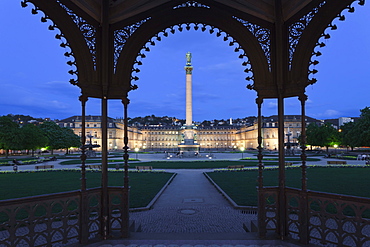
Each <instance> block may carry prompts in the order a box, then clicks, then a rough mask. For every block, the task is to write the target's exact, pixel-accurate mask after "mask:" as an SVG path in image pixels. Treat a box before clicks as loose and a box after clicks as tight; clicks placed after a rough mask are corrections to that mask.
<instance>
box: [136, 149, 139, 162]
mask: <svg viewBox="0 0 370 247" xmlns="http://www.w3.org/2000/svg"><path fill="white" fill-rule="evenodd" d="M137 152H139V148H135V153H136V159H137Z"/></svg>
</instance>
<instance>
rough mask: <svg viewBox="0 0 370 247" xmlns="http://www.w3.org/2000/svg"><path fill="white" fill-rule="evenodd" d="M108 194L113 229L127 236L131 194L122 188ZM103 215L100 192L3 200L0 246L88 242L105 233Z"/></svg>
mask: <svg viewBox="0 0 370 247" xmlns="http://www.w3.org/2000/svg"><path fill="white" fill-rule="evenodd" d="M108 193H109V198H111V199H110V202H109V209H110V215H109V218H110V226H111V229H112V230H115V229H119V230H120V231H121V232H123V233H124V234H127V232H126V231H127V227H125V226H128V223H127V224H125V222H126V221H128V219H127V218H125V217H126V216H125V217H123V216H124V214H122V209H123V208H124V207H126V206H127V203H125V202H124V198H127V197H125V193H128V192H125V190H124V189H123V188H122V187H120V188H118V187H108ZM82 198H84V199H85V200H86V201H85V204H84V203H82V202H83V201H82ZM84 205H85V206H84ZM100 215H101V189H100V188H94V189H89V190H86V191H85V192H81V191H72V192H63V193H56V194H50V195H42V196H34V197H27V198H20V199H10V200H3V201H0V246H4V247H8V246H9V247H16V246H35V247H36V246H63V245H69V244H73V243H78V242H82V243H83V242H87V241H88V240H89V239H92V238H95V237H97V236H98V235H99V234H100V232H101V229H100V225H101V224H100V222H101V217H100ZM84 217H85V220H84ZM122 228H124V229H122ZM124 234H121V235H120V236H122V235H124ZM84 236H85V237H84Z"/></svg>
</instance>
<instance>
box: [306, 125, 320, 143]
mask: <svg viewBox="0 0 370 247" xmlns="http://www.w3.org/2000/svg"><path fill="white" fill-rule="evenodd" d="M318 132H319V126H318V125H317V124H316V123H310V124H309V125H308V126H307V129H306V143H307V144H308V145H311V148H312V146H321V143H320V142H319V140H318V138H317V134H318Z"/></svg>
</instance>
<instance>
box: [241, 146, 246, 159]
mask: <svg viewBox="0 0 370 247" xmlns="http://www.w3.org/2000/svg"><path fill="white" fill-rule="evenodd" d="M244 150H245V147H241V148H240V151H241V152H242V159H243V156H244Z"/></svg>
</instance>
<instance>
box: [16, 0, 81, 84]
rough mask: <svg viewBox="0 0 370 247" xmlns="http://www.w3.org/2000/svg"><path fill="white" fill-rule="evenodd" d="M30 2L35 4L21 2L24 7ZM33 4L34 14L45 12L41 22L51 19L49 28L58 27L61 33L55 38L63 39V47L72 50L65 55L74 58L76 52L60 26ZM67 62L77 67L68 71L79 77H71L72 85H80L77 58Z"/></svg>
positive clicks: (27, 1)
mask: <svg viewBox="0 0 370 247" xmlns="http://www.w3.org/2000/svg"><path fill="white" fill-rule="evenodd" d="M29 3H31V4H33V3H32V2H31V0H23V1H22V2H21V6H22V7H23V8H25V7H27V6H28V4H29ZM33 6H34V7H33V8H32V10H31V13H32V14H33V15H36V14H38V13H39V12H40V11H41V12H42V13H43V14H44V16H43V17H41V22H44V23H46V22H48V21H50V22H51V23H52V24H51V25H49V30H51V31H54V30H55V29H58V30H59V33H58V34H56V35H55V38H56V39H59V40H60V41H61V44H60V46H61V47H62V48H67V47H68V48H69V50H70V51H68V52H66V53H64V56H66V57H73V59H74V53H73V51H72V48H71V46H70V44H69V43H68V41H67V39H66V37H65V36H64V34H63V33H62V32H61V30H60V28H59V27H58V26H57V25H56V24H55V23H54V22H53V20H52V19H51V18H50V17H49V16H47V15H46V14H45V13H44V12H43V11H42V10H41V9H40V8H39V7H37V6H35V5H34V4H33ZM67 64H68V65H70V66H74V67H75V70H70V71H68V73H69V74H71V75H75V76H76V77H77V80H76V79H70V80H69V82H70V83H71V84H72V85H78V71H77V66H76V62H75V59H74V60H73V61H72V60H70V61H68V62H67Z"/></svg>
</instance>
